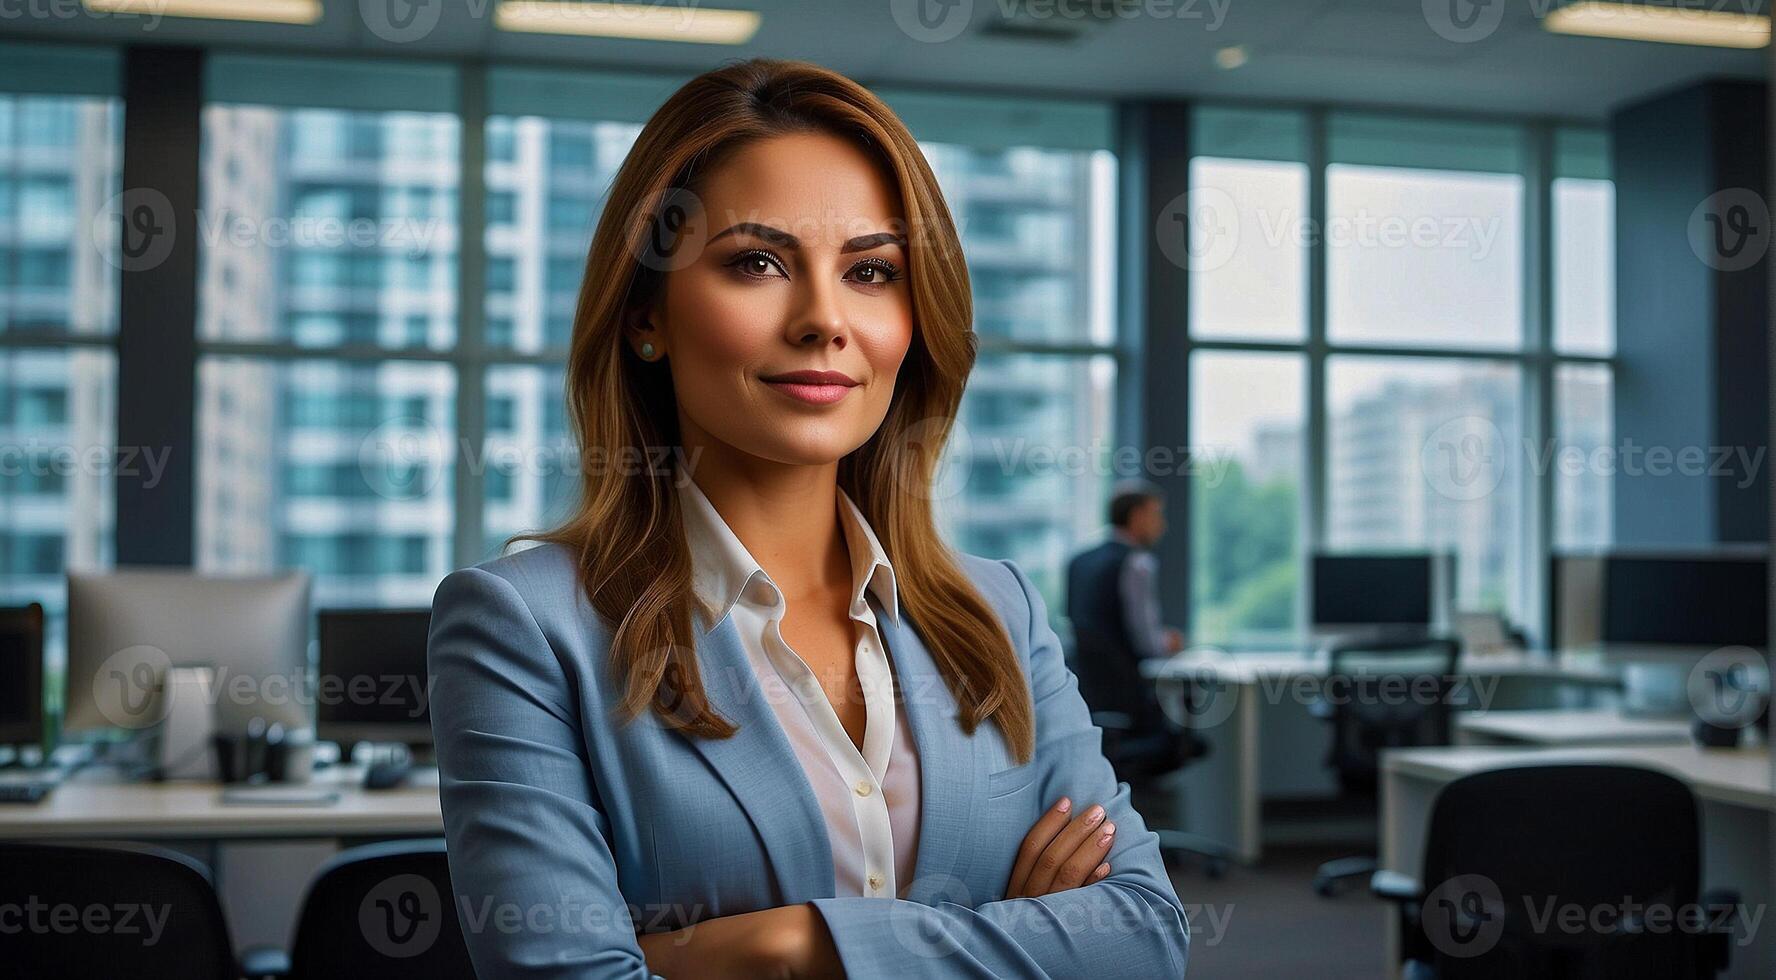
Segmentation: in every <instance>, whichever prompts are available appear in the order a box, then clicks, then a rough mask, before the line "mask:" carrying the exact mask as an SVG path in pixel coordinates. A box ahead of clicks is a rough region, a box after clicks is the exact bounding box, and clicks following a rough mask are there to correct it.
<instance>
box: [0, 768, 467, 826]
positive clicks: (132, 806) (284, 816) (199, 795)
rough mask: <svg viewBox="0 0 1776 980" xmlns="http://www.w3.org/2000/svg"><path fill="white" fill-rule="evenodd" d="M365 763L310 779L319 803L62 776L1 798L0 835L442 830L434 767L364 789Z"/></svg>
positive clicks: (87, 774)
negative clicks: (39, 791)
mask: <svg viewBox="0 0 1776 980" xmlns="http://www.w3.org/2000/svg"><path fill="white" fill-rule="evenodd" d="M362 778H363V770H362V769H360V768H355V767H332V768H329V769H324V770H321V771H320V772H317V773H316V774H315V779H314V781H313V782H311V783H308V784H307V785H308V786H309V787H310V788H315V789H323V788H324V789H333V790H337V791H338V793H339V800H338V801H337V802H335V803H332V804H327V805H317V806H286V805H277V806H274V805H268V804H262V803H253V804H238V803H223V802H222V791H223V786H222V785H221V784H219V783H214V782H164V783H153V782H120V781H117V780H116V779H115V778H113V777H111V775H110V774H109V773H107V772H105V771H103V770H97V771H95V770H86V771H83V772H80V773H77V774H75V775H74V776H73V777H72V778H70V779H67V780H64V781H63V782H62V784H61V785H60V786H58V787H56V788H55V790H54V791H53V792H51V793H50V794H49V795H48V796H47V797H45V798H44V799H42V800H41V801H39V802H37V803H8V804H4V805H0V839H11V840H30V839H48V838H118V839H128V840H139V839H143V838H205V839H207V838H258V839H274V838H318V837H346V836H355V835H360V834H362V835H376V834H434V833H436V834H441V833H443V832H444V818H443V815H442V813H441V812H440V810H439V807H438V785H437V777H436V770H431V771H429V772H428V771H427V770H423V769H421V770H415V777H414V779H413V780H412V781H411V782H410V783H409V784H408V785H405V786H402V787H400V788H398V789H389V790H375V791H368V790H364V789H362V788H361V787H360V786H359V780H361V779H362Z"/></svg>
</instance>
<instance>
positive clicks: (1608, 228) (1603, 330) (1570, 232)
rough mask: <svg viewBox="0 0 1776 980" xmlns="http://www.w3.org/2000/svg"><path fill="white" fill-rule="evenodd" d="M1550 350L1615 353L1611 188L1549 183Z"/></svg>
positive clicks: (1568, 180)
mask: <svg viewBox="0 0 1776 980" xmlns="http://www.w3.org/2000/svg"><path fill="white" fill-rule="evenodd" d="M1553 198H1554V346H1555V348H1557V349H1558V350H1561V351H1564V352H1568V353H1577V354H1613V353H1615V350H1616V185H1615V183H1614V182H1613V181H1608V180H1589V179H1583V178H1578V177H1561V178H1558V179H1557V180H1555V181H1554V186H1553Z"/></svg>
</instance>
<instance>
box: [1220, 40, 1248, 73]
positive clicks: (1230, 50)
mask: <svg viewBox="0 0 1776 980" xmlns="http://www.w3.org/2000/svg"><path fill="white" fill-rule="evenodd" d="M1250 57H1251V53H1250V52H1248V51H1247V50H1246V46H1245V45H1243V44H1235V45H1233V46H1232V47H1227V48H1222V49H1221V50H1219V51H1217V52H1215V64H1216V65H1217V66H1219V67H1221V68H1225V69H1227V70H1228V71H1232V70H1233V69H1235V68H1238V67H1239V66H1241V65H1243V64H1245V63H1246V61H1247V59H1249V58H1250Z"/></svg>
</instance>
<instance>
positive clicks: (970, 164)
mask: <svg viewBox="0 0 1776 980" xmlns="http://www.w3.org/2000/svg"><path fill="white" fill-rule="evenodd" d="M922 148H923V149H924V151H925V155H926V157H927V158H928V159H929V160H930V161H931V168H932V170H934V171H936V173H937V179H938V183H939V184H941V185H942V186H943V192H944V197H945V199H946V200H947V201H948V202H949V205H950V213H951V215H952V216H953V217H954V218H955V221H956V227H957V229H958V231H960V233H961V236H962V248H963V251H964V252H965V253H966V255H967V258H968V271H969V274H970V277H971V279H972V281H973V286H974V326H975V329H976V330H978V331H980V332H981V333H982V334H987V335H992V336H998V337H1008V338H1012V339H1015V340H1020V341H1031V342H1042V341H1047V342H1053V343H1065V344H1080V343H1091V344H1105V345H1108V344H1109V343H1111V342H1112V340H1113V338H1114V333H1115V316H1114V310H1113V303H1114V297H1113V293H1112V290H1113V287H1114V281H1113V280H1114V276H1115V262H1116V229H1115V217H1116V158H1115V157H1114V156H1112V155H1111V154H1110V153H1109V152H1107V151H1103V150H1098V151H1077V150H1049V149H1039V148H1035V147H1016V148H1012V149H981V148H975V147H968V146H958V145H955V144H948V143H926V144H922Z"/></svg>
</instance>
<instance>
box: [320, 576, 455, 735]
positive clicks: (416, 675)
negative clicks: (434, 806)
mask: <svg viewBox="0 0 1776 980" xmlns="http://www.w3.org/2000/svg"><path fill="white" fill-rule="evenodd" d="M318 619H319V624H320V638H321V656H320V676H319V680H318V681H317V682H316V684H315V708H316V719H317V728H316V735H317V736H318V737H320V738H322V739H325V740H327V741H331V742H342V743H351V742H402V743H405V744H407V745H414V746H417V745H427V744H430V742H431V741H432V718H431V712H430V704H431V701H430V690H429V688H428V686H427V673H426V635H427V633H428V631H429V630H430V628H431V622H432V613H431V610H429V609H323V610H321V612H320V614H319V617H318Z"/></svg>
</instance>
